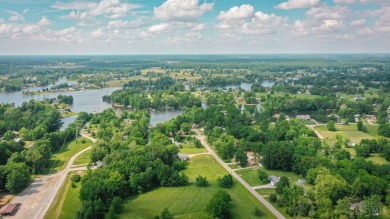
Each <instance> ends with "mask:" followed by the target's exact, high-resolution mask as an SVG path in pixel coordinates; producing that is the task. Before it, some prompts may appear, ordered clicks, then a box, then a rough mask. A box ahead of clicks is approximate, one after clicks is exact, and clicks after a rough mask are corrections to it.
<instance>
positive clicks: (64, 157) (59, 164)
mask: <svg viewBox="0 0 390 219" xmlns="http://www.w3.org/2000/svg"><path fill="white" fill-rule="evenodd" d="M82 139H84V141H85V143H82V142H81V141H82ZM91 144H92V142H91V140H89V139H86V138H79V139H77V141H72V142H70V143H67V144H65V145H64V147H63V148H62V150H61V151H59V152H56V153H54V154H53V155H52V156H51V158H50V161H49V165H48V167H47V168H45V169H44V170H43V174H51V173H55V172H57V171H60V170H63V169H64V168H65V166H66V165H67V163H68V161H69V159H70V158H71V157H73V155H75V154H76V153H77V152H79V151H81V150H83V149H85V148H87V147H88V146H90V145H91Z"/></svg>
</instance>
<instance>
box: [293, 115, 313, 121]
mask: <svg viewBox="0 0 390 219" xmlns="http://www.w3.org/2000/svg"><path fill="white" fill-rule="evenodd" d="M296 118H297V119H301V120H310V115H297V117H296Z"/></svg>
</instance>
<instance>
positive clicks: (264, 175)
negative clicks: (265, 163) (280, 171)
mask: <svg viewBox="0 0 390 219" xmlns="http://www.w3.org/2000/svg"><path fill="white" fill-rule="evenodd" d="M258 176H259V179H260V181H261V183H263V184H267V183H269V179H268V174H267V172H266V171H265V170H263V169H259V172H258Z"/></svg>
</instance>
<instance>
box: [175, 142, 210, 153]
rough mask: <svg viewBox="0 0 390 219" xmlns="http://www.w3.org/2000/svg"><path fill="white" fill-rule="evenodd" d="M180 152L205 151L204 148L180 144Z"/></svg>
mask: <svg viewBox="0 0 390 219" xmlns="http://www.w3.org/2000/svg"><path fill="white" fill-rule="evenodd" d="M179 151H180V153H186V154H199V153H204V152H207V150H206V148H196V147H195V146H193V145H191V144H182V148H180V149H179Z"/></svg>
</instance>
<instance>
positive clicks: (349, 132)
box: [315, 124, 378, 143]
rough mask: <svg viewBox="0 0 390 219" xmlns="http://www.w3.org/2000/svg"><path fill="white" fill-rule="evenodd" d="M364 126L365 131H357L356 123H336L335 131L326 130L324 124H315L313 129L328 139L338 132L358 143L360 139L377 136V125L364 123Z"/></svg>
mask: <svg viewBox="0 0 390 219" xmlns="http://www.w3.org/2000/svg"><path fill="white" fill-rule="evenodd" d="M365 127H366V128H367V131H368V132H367V133H365V132H361V131H358V130H357V127H356V124H350V125H336V129H337V131H335V132H331V131H328V129H327V127H326V125H319V126H316V127H315V129H316V130H317V131H318V132H319V133H320V134H321V135H323V136H324V137H325V138H327V139H328V140H329V139H332V138H336V135H337V134H338V135H341V136H343V137H344V138H348V139H350V140H352V141H354V142H356V143H360V141H361V140H362V139H373V138H374V137H376V136H378V133H377V129H378V127H377V126H376V125H365Z"/></svg>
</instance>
